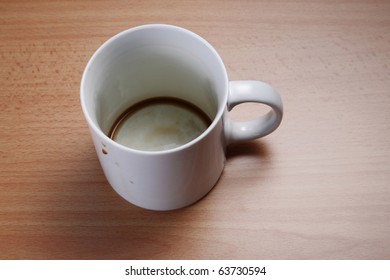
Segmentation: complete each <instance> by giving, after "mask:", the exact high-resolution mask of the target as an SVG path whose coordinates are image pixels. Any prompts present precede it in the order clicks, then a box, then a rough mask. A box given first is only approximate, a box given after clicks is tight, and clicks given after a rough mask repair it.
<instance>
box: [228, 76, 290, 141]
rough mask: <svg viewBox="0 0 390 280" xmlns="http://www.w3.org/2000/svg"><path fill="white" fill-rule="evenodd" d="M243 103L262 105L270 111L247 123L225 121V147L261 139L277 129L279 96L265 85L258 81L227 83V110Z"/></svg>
mask: <svg viewBox="0 0 390 280" xmlns="http://www.w3.org/2000/svg"><path fill="white" fill-rule="evenodd" d="M245 102H255V103H262V104H265V105H268V106H270V107H271V110H270V111H269V112H268V113H267V114H265V115H263V116H260V117H259V118H256V119H254V120H249V121H232V120H229V119H227V120H226V126H225V135H226V141H227V145H229V144H232V143H235V142H240V141H247V140H253V139H256V138H260V137H263V136H265V135H267V134H270V133H271V132H273V131H274V130H275V129H276V128H278V126H279V124H280V122H281V121H282V117H283V104H282V100H281V98H280V96H279V94H278V93H277V92H276V91H275V90H274V89H273V87H272V86H270V85H269V84H267V83H264V82H260V81H231V82H229V96H228V102H227V108H228V110H229V111H230V110H232V109H233V108H234V107H235V106H236V105H238V104H241V103H245Z"/></svg>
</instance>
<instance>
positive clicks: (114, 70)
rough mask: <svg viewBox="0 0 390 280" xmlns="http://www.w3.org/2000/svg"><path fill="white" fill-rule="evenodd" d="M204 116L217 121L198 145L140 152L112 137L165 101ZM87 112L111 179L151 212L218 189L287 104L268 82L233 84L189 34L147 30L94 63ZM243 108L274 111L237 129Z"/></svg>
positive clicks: (109, 46) (125, 38) (122, 37)
mask: <svg viewBox="0 0 390 280" xmlns="http://www.w3.org/2000/svg"><path fill="white" fill-rule="evenodd" d="M167 94H169V95H171V96H170V97H174V98H180V99H183V100H186V101H188V102H190V103H192V104H194V105H196V106H197V107H199V108H201V109H202V110H203V111H204V112H205V113H206V114H207V115H208V116H209V117H210V119H211V120H212V123H211V125H210V126H209V127H208V128H207V129H206V130H205V131H204V132H203V133H202V134H201V135H200V136H198V137H197V138H196V139H194V140H192V141H190V142H189V143H186V144H184V145H182V146H179V147H176V148H173V149H170V150H164V151H140V150H135V149H131V148H129V147H125V146H123V145H120V144H118V143H117V142H115V141H113V140H112V139H111V138H110V137H108V133H109V130H110V128H111V126H112V124H113V123H114V121H115V120H116V119H117V118H118V116H119V115H120V114H121V113H122V112H123V111H124V110H125V109H126V108H129V107H130V106H131V105H134V104H136V103H137V102H140V101H142V100H146V99H148V98H154V97H159V96H160V95H164V96H167ZM80 97H81V106H82V110H83V113H84V116H85V118H86V120H87V123H88V126H89V129H90V132H91V135H92V139H93V143H94V145H95V148H96V152H97V154H98V158H99V161H100V163H101V166H102V168H103V171H104V174H105V176H106V178H107V180H108V182H109V183H110V185H111V186H112V187H113V188H114V190H115V191H116V192H117V193H118V194H119V195H121V196H122V197H123V198H125V199H126V200H127V201H129V202H131V203H133V204H135V205H137V206H139V207H142V208H146V209H151V210H172V209H177V208H182V207H185V206H188V205H190V204H193V203H195V202H196V201H198V200H199V199H201V198H202V197H204V196H205V195H206V194H207V193H208V192H209V191H210V190H211V189H212V188H213V186H214V185H215V184H216V182H217V181H218V179H219V177H220V175H221V173H222V170H223V168H224V165H225V161H226V155H225V153H226V147H227V146H228V145H229V144H231V143H234V142H240V141H247V140H252V139H256V138H259V137H263V136H265V135H267V134H269V133H271V132H272V131H274V130H275V129H276V128H277V127H278V126H279V124H280V122H281V120H282V116H283V106H282V101H281V98H280V96H279V95H278V94H277V93H276V91H275V90H274V89H273V88H272V87H271V86H270V85H268V84H266V83H263V82H260V81H231V82H229V81H228V77H227V72H226V69H225V66H224V64H223V62H222V60H221V58H220V56H219V55H218V53H217V52H216V51H215V49H214V48H213V47H212V46H211V45H210V44H209V43H208V42H207V41H206V40H204V39H203V38H201V37H200V36H198V35H196V34H195V33H193V32H191V31H188V30H186V29H183V28H180V27H176V26H171V25H164V24H150V25H143V26H139V27H135V28H131V29H128V30H126V31H123V32H121V33H119V34H117V35H115V36H114V37H112V38H111V39H109V40H108V41H106V42H105V43H104V44H103V45H102V46H101V47H99V48H98V50H97V51H96V52H95V53H94V54H93V56H92V58H91V59H90V60H89V62H88V64H87V66H86V68H85V71H84V73H83V77H82V80H81V89H80ZM243 102H257V103H262V104H266V105H268V106H269V107H270V111H269V112H268V113H267V114H265V115H262V116H259V117H258V118H256V119H253V120H249V121H243V122H236V121H232V120H230V119H229V118H228V111H230V110H231V109H232V108H233V107H234V106H236V105H238V104H240V103H243Z"/></svg>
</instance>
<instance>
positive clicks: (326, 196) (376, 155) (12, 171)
mask: <svg viewBox="0 0 390 280" xmlns="http://www.w3.org/2000/svg"><path fill="white" fill-rule="evenodd" d="M146 23H169V24H174V25H179V26H182V27H185V28H188V29H190V30H192V31H194V32H196V33H198V34H199V35H201V36H202V37H204V38H205V39H206V40H208V41H209V42H210V43H211V44H212V45H213V46H214V47H215V48H216V49H217V51H218V52H219V53H220V55H221V57H222V59H223V60H224V62H225V64H226V67H227V69H228V73H229V78H230V80H237V79H259V80H262V81H265V82H268V83H270V84H272V85H273V86H274V87H275V88H276V89H277V90H278V92H279V93H280V95H281V96H282V98H283V101H284V108H285V116H284V119H283V122H282V125H281V126H280V127H279V129H278V130H277V131H275V132H274V133H273V134H271V135H269V136H267V137H265V138H263V139H260V140H257V141H253V142H250V143H243V144H240V145H236V146H231V147H229V149H228V154H227V155H228V160H227V163H226V167H225V170H224V172H223V174H222V177H221V179H220V180H219V182H218V184H217V185H216V187H215V188H214V189H213V191H212V192H210V193H209V195H207V196H206V197H205V198H204V199H203V200H201V201H200V202H198V203H197V204H195V205H193V206H190V207H187V208H185V209H181V210H177V211H170V212H153V211H148V210H143V209H140V208H137V207H135V206H133V205H131V204H129V203H128V202H126V201H125V200H123V199H122V198H121V197H119V196H118V195H117V194H116V193H115V192H114V191H113V189H112V188H111V187H110V186H109V184H108V183H107V181H106V179H105V177H104V175H103V173H102V169H101V168H100V165H99V162H98V159H97V156H96V154H95V150H94V148H93V144H92V141H91V137H90V134H89V131H88V128H87V125H86V122H85V120H84V117H83V115H82V112H81V107H80V104H79V85H80V79H81V75H82V72H83V69H84V67H85V65H86V63H87V61H88V59H89V58H90V57H91V55H92V54H93V52H94V51H95V50H96V49H97V48H98V47H99V45H101V44H102V43H103V42H104V41H105V40H107V39H108V38H109V37H111V36H113V35H114V34H116V33H118V32H120V31H122V30H124V29H127V28H130V27H133V26H137V25H141V24H146ZM0 59H1V60H0V83H1V84H0V98H1V99H0V172H1V173H0V258H1V259H389V258H390V2H389V1H366V0H362V1H353V0H342V1H339V0H337V1H336V0H329V1H326V0H324V1H310V0H303V1H288V0H281V1H271V0H269V1H192V2H183V1H27V0H24V1H11V0H8V1H1V3H0ZM259 110H260V111H262V110H264V109H263V107H262V106H260V105H253V104H247V105H242V106H240V107H237V108H236V109H234V110H233V111H232V112H231V117H232V118H234V119H247V118H252V117H254V116H256V115H257V114H258V113H256V111H259Z"/></svg>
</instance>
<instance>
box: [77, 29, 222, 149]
mask: <svg viewBox="0 0 390 280" xmlns="http://www.w3.org/2000/svg"><path fill="white" fill-rule="evenodd" d="M158 28H160V29H161V28H164V29H171V30H176V31H178V32H183V33H187V34H188V35H190V36H192V37H195V38H196V39H197V40H199V41H200V42H201V43H203V44H204V45H205V46H206V47H207V49H208V50H209V51H211V53H212V54H213V56H215V58H216V59H217V62H218V66H219V68H220V69H221V70H222V74H223V79H224V81H223V85H224V86H223V91H224V93H223V98H222V102H218V111H217V114H216V115H215V117H214V118H213V121H212V122H211V124H210V125H209V126H208V128H207V129H206V130H205V131H203V133H202V134H200V135H199V136H198V137H196V138H195V139H193V140H191V141H190V142H188V143H185V144H183V145H180V146H179V147H176V148H173V149H168V150H161V151H144V150H137V149H133V148H130V147H127V146H124V145H122V144H119V143H117V142H116V141H114V140H113V139H111V138H110V137H108V136H107V135H106V134H105V133H103V131H102V130H101V129H100V128H99V127H98V125H97V124H96V123H95V122H94V121H93V120H92V118H91V117H90V115H89V114H90V113H89V112H88V110H87V106H86V101H85V99H86V93H85V90H84V88H85V86H84V85H85V83H86V76H87V73H88V72H89V71H90V68H91V67H92V64H93V63H94V61H95V60H96V58H97V57H98V56H99V55H100V53H102V52H103V51H104V50H105V49H106V48H107V47H108V46H109V45H110V44H112V43H113V42H114V41H116V40H119V39H120V38H121V37H124V36H127V35H128V34H130V33H133V32H135V31H139V30H145V29H158ZM228 81H229V80H228V76H227V71H226V67H225V65H224V63H223V61H222V59H221V57H220V55H219V54H218V52H217V51H216V50H215V49H214V47H213V46H212V45H211V44H210V43H209V42H208V41H206V40H205V39H204V38H203V37H201V36H199V35H198V34H196V33H194V32H192V31H190V30H188V29H185V28H183V27H179V26H175V25H170V24H145V25H140V26H135V27H132V28H128V29H126V30H123V31H121V32H119V33H117V34H116V35H114V36H112V37H110V38H109V39H108V40H106V41H105V42H104V43H103V44H101V45H100V46H99V47H98V49H97V50H96V51H95V52H94V53H93V55H92V56H91V58H90V59H89V60H88V63H87V65H86V67H85V69H84V71H83V75H82V78H81V83H80V101H81V108H82V111H83V114H84V117H85V119H86V120H87V123H88V125H89V126H90V128H91V129H92V130H93V131H95V132H96V133H97V134H98V135H99V137H100V138H103V139H105V141H106V142H109V143H111V144H112V145H114V146H115V147H117V148H118V149H122V150H125V151H128V152H132V153H137V154H144V155H162V154H170V153H174V152H178V151H182V150H185V149H187V148H189V147H191V146H193V145H194V144H195V143H197V142H199V141H201V140H202V139H203V138H205V137H206V136H207V135H209V134H210V133H211V131H212V130H213V129H214V128H215V126H216V125H217V123H218V122H219V120H220V119H221V118H222V116H223V114H224V111H225V108H226V106H227V100H228Z"/></svg>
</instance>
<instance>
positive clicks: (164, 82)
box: [81, 25, 228, 137]
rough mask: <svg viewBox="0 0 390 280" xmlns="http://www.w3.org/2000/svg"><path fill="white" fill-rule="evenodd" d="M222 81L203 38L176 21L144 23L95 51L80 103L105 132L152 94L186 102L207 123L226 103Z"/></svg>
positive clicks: (216, 59)
mask: <svg viewBox="0 0 390 280" xmlns="http://www.w3.org/2000/svg"><path fill="white" fill-rule="evenodd" d="M227 84H228V83H227V75H226V70H225V67H224V65H223V63H222V60H221V59H220V57H219V55H218V54H217V52H216V51H215V50H214V48H213V47H212V46H211V45H210V44H209V43H207V42H206V41H205V40H204V39H202V38H201V37H199V36H198V35H196V34H194V33H192V32H190V31H188V30H185V29H182V28H179V27H175V26H170V25H145V26H141V27H137V28H133V29H129V30H126V31H124V32H122V33H119V34H118V35H116V36H114V37H112V38H111V39H109V40H108V41H107V42H105V43H104V44H103V45H102V46H101V47H100V48H99V49H98V50H97V51H96V52H95V54H94V55H93V56H92V58H91V59H90V61H89V63H88V65H87V67H86V69H85V71H84V74H83V78H82V82H81V103H82V107H83V111H84V114H85V115H86V117H87V120H88V122H89V124H90V125H92V127H94V128H97V129H99V130H100V131H101V132H103V133H104V134H105V135H107V134H108V133H109V131H110V129H111V126H112V125H113V123H114V122H115V120H116V119H117V118H118V116H119V115H120V114H121V113H122V112H123V111H125V110H126V109H127V108H129V107H130V106H131V105H134V104H136V103H138V102H140V101H142V100H146V99H149V98H154V97H175V98H180V99H184V100H186V101H188V102H191V103H192V104H194V105H195V106H197V107H198V108H200V109H201V110H203V111H204V112H205V113H206V114H207V115H208V116H209V117H210V119H211V120H213V123H212V124H211V126H210V127H212V126H213V125H214V124H215V122H216V121H217V119H219V117H220V116H221V115H222V114H223V111H224V109H225V107H226V100H227ZM210 127H209V128H210ZM204 133H207V130H206V132H204ZM199 137H201V136H199Z"/></svg>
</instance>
